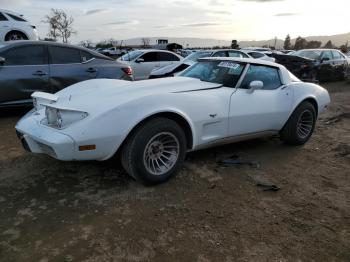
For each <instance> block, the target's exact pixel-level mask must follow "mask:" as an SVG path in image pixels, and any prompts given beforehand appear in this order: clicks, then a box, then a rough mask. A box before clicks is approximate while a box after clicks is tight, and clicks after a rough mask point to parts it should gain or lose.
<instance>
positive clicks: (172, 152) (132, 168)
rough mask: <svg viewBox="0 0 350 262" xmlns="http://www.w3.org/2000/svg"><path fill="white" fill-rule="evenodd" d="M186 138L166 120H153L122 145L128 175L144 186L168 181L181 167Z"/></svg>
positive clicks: (174, 123)
mask: <svg viewBox="0 0 350 262" xmlns="http://www.w3.org/2000/svg"><path fill="white" fill-rule="evenodd" d="M185 155H186V136H185V134H184V132H183V130H182V128H181V127H180V126H179V125H178V124H177V123H176V122H175V121H173V120H170V119H167V118H155V119H152V120H150V121H148V122H146V123H145V124H143V125H142V126H140V127H139V128H137V130H136V131H134V132H133V133H132V134H131V137H129V138H128V140H127V141H126V143H125V145H124V146H123V149H122V153H121V162H122V165H123V167H124V169H125V170H126V171H127V172H128V174H129V175H131V176H132V177H134V178H135V179H136V180H138V181H140V182H141V183H143V184H145V185H151V184H157V183H162V182H165V181H167V180H168V179H169V178H170V177H171V176H172V175H174V174H175V173H176V172H177V171H178V170H179V169H180V168H181V166H182V164H183V162H184V159H185Z"/></svg>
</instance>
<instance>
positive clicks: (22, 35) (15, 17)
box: [0, 9, 39, 42]
mask: <svg viewBox="0 0 350 262" xmlns="http://www.w3.org/2000/svg"><path fill="white" fill-rule="evenodd" d="M38 39H39V37H38V32H37V31H36V27H35V26H34V25H32V24H31V23H29V22H28V21H27V20H26V19H25V18H24V17H23V16H22V15H20V14H17V13H14V12H11V11H7V10H3V9H0V42H3V41H15V40H38Z"/></svg>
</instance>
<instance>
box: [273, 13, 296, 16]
mask: <svg viewBox="0 0 350 262" xmlns="http://www.w3.org/2000/svg"><path fill="white" fill-rule="evenodd" d="M295 15H299V14H298V13H279V14H275V15H274V16H278V17H283V16H295Z"/></svg>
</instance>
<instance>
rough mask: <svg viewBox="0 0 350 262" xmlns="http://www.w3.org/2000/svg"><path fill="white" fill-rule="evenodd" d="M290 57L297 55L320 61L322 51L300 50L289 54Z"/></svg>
mask: <svg viewBox="0 0 350 262" xmlns="http://www.w3.org/2000/svg"><path fill="white" fill-rule="evenodd" d="M289 55H295V56H300V57H305V58H309V59H313V60H316V59H319V58H320V56H321V51H319V50H307V51H306V50H300V51H294V52H291V53H289Z"/></svg>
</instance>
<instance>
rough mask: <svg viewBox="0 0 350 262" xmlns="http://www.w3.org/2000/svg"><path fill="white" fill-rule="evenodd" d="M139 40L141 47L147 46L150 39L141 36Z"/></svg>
mask: <svg viewBox="0 0 350 262" xmlns="http://www.w3.org/2000/svg"><path fill="white" fill-rule="evenodd" d="M141 42H142V45H143V47H145V48H146V47H149V43H150V42H151V39H149V38H141Z"/></svg>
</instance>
